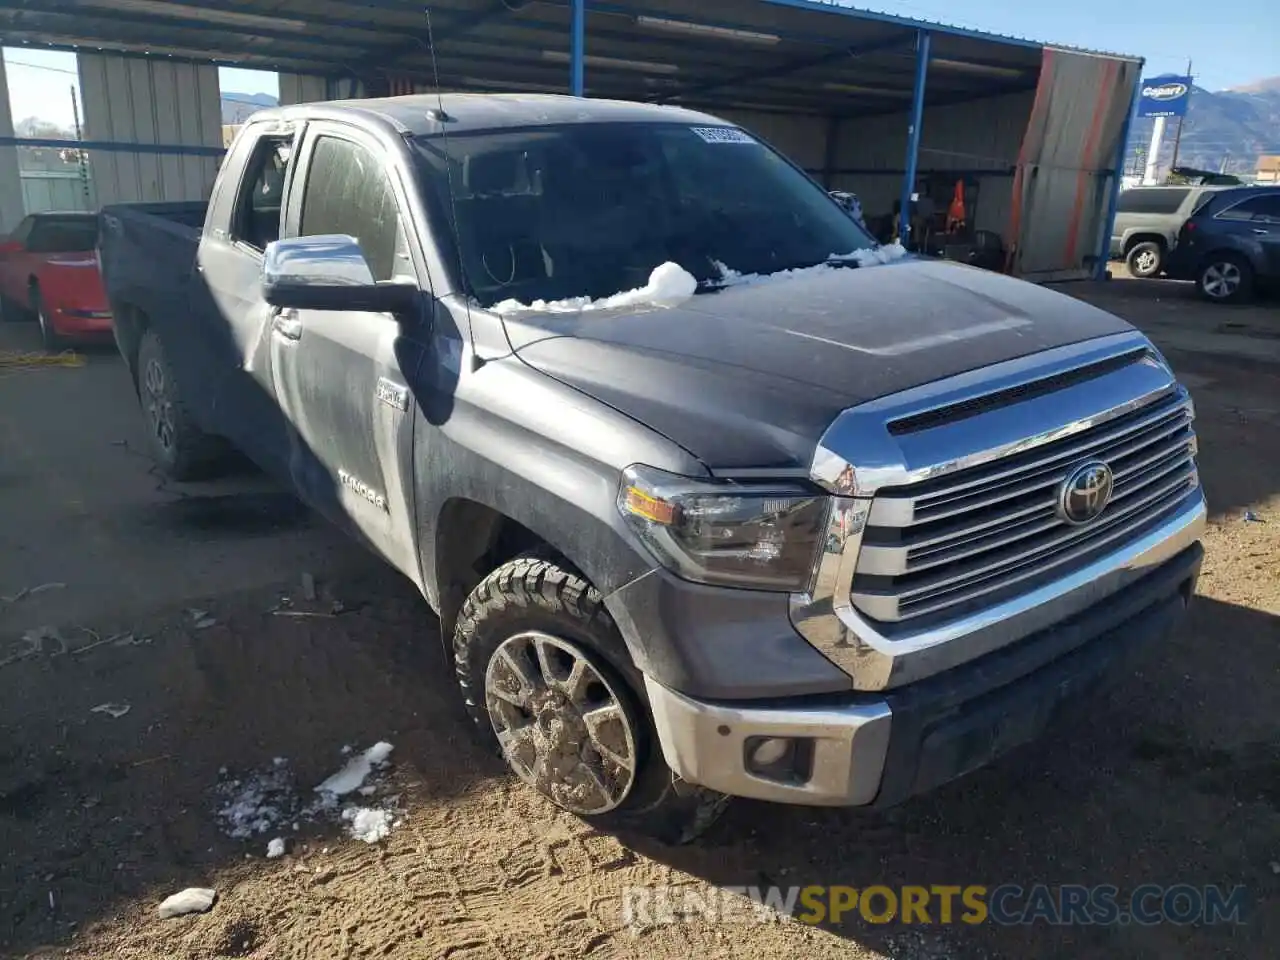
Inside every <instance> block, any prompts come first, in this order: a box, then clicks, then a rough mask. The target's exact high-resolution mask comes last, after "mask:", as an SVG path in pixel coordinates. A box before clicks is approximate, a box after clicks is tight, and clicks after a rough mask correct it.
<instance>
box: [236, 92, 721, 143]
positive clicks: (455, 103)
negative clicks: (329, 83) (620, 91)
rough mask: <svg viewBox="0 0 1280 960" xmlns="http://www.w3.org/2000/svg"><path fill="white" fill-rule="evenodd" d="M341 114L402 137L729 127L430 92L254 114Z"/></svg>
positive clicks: (693, 116) (553, 101) (583, 105)
mask: <svg viewBox="0 0 1280 960" xmlns="http://www.w3.org/2000/svg"><path fill="white" fill-rule="evenodd" d="M442 106H443V109H444V113H445V115H446V116H448V117H449V122H448V124H447V125H445V124H442V123H441V122H440V120H439V111H440V109H441V107H442ZM340 115H346V116H348V117H350V116H352V115H358V116H361V117H365V118H370V119H372V118H377V119H378V120H381V121H382V122H384V123H388V124H390V125H391V126H392V127H394V128H395V129H396V130H397V132H399V133H401V134H409V135H411V136H422V135H427V134H432V133H439V132H440V130H441V128H442V127H444V128H445V130H446V132H447V133H461V132H463V131H467V130H492V129H501V128H504V127H527V126H542V125H546V124H564V123H627V122H631V123H635V122H644V121H649V122H656V123H663V122H665V123H700V124H724V123H725V122H726V121H724V120H721V119H718V118H716V117H713V116H711V115H710V114H706V113H699V112H697V111H696V110H688V109H685V108H684V107H673V106H665V105H662V104H655V103H635V102H631V101H626V100H587V99H583V98H581V97H570V96H561V95H554V94H527V93H444V94H440V95H439V96H437V95H436V94H434V93H430V94H415V95H413V96H407V97H385V98H381V99H373V100H332V101H328V102H321V103H304V104H297V105H294V106H288V107H277V108H274V109H270V110H263V111H260V112H259V113H256V114H254V117H253V120H254V121H255V122H256V121H258V120H272V119H276V120H288V119H303V118H319V117H322V116H329V117H335V118H337V117H338V116H340Z"/></svg>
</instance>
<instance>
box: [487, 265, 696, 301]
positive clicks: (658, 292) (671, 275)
mask: <svg viewBox="0 0 1280 960" xmlns="http://www.w3.org/2000/svg"><path fill="white" fill-rule="evenodd" d="M697 289H698V281H697V280H695V279H694V277H693V274H691V273H689V271H687V270H685V269H684V267H682V266H680V265H679V264H677V263H672V262H670V261H667V262H666V263H662V264H659V265H658V266H656V267H654V268H653V272H652V273H650V274H649V282H648V283H646V284H645V285H644V286H643V287H637V288H636V289H634V290H624V291H622V292H621V293H615V294H614V295H613V296H611V297H604V298H603V299H601V300H592V299H591V298H590V297H570V298H568V299H567V300H535V301H533V303H530V304H524V303H521V302H520V301H518V300H503V301H502V302H501V303H498V304H495V305H494V306H493V307H492V308H491V309H492V310H493V312H494V313H501V314H507V313H521V312H525V313H584V312H587V311H591V310H617V309H621V308H624V307H642V306H660V307H665V306H674V305H675V304H677V303H679V302H680V301H681V300H684V299H686V298H688V297H691V296H693V294H694V292H695V291H696V290H697Z"/></svg>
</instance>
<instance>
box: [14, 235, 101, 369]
mask: <svg viewBox="0 0 1280 960" xmlns="http://www.w3.org/2000/svg"><path fill="white" fill-rule="evenodd" d="M97 239H98V217H97V215H96V214H92V213H36V214H32V215H31V216H29V217H27V218H26V219H24V220H23V221H22V222H21V223H20V224H18V228H17V229H16V230H14V231H13V233H11V234H10V235H9V236H8V237H7V238H6V239H4V240H0V311H3V314H4V319H6V320H18V319H28V318H30V317H32V316H34V317H35V319H37V320H38V321H39V322H40V335H41V337H42V338H43V340H44V344H45V346H46V347H48V348H49V349H51V350H52V349H58V348H59V347H61V346H63V345H64V344H66V343H69V342H71V341H94V340H104V339H106V338H108V337H110V336H111V309H110V307H108V305H107V295H106V293H105V292H104V291H103V289H102V277H101V276H100V275H99V273H98V257H97V254H96V252H95V250H94V247H95V246H96V244H97Z"/></svg>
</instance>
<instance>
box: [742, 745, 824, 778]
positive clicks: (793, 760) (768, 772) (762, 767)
mask: <svg viewBox="0 0 1280 960" xmlns="http://www.w3.org/2000/svg"><path fill="white" fill-rule="evenodd" d="M742 746H743V758H742V759H743V762H744V763H745V764H746V768H747V772H748V773H750V774H752V775H753V776H757V777H763V778H765V779H766V780H775V781H777V782H778V783H804V782H805V781H807V780H808V779H809V778H810V777H811V776H813V741H812V740H811V739H810V738H808V737H800V738H798V739H796V738H792V737H748V738H747V740H746V742H745V743H743V745H742Z"/></svg>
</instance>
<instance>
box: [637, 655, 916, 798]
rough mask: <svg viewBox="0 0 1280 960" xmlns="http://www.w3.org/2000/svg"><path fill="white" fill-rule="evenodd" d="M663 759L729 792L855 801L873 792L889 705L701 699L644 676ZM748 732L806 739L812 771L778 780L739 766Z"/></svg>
mask: <svg viewBox="0 0 1280 960" xmlns="http://www.w3.org/2000/svg"><path fill="white" fill-rule="evenodd" d="M645 690H646V691H647V693H648V695H649V706H650V709H651V710H652V713H653V721H654V726H655V727H656V728H657V731H658V740H659V741H660V742H661V744H662V754H663V756H664V757H665V758H666V761H667V766H669V767H670V768H671V769H672V770H674V771H675V772H676V773H678V774H679V775H680V776H681V777H683V778H684V779H685V780H688V781H689V782H690V783H696V784H700V785H702V786H704V787H710V788H711V789H713V790H719V791H720V792H721V793H727V794H730V795H731V796H735V797H752V798H754V799H757V800H774V801H777V802H779V803H796V804H806V805H810V806H860V805H863V804H868V803H870V802H871V801H872V800H874V799H875V796H876V793H877V791H878V790H879V789H880V781H881V777H882V774H883V771H884V761H885V757H886V756H887V754H888V750H889V726H890V722H891V719H892V716H891V713H890V710H889V706H888V704H886V703H883V702H872V703H870V704H866V705H858V706H842V707H835V708H823V707H798V708H797V707H743V706H732V705H728V704H715V703H703V702H700V701H698V700H692V699H690V698H689V697H686V696H684V695H683V694H680V693H676V692H675V691H674V690H669V689H667V688H666V687H664V686H662V685H661V684H660V683H657V682H656V681H654V680H651V679H650V678H649V677H645ZM752 737H795V738H810V739H812V741H813V775H812V777H810V778H809V780H808V781H806V782H805V783H781V782H778V781H776V780H770V779H766V778H764V777H759V776H756V775H754V774H753V773H751V772H750V771H749V770H748V769H747V761H746V750H747V741H748V739H750V738H752Z"/></svg>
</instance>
